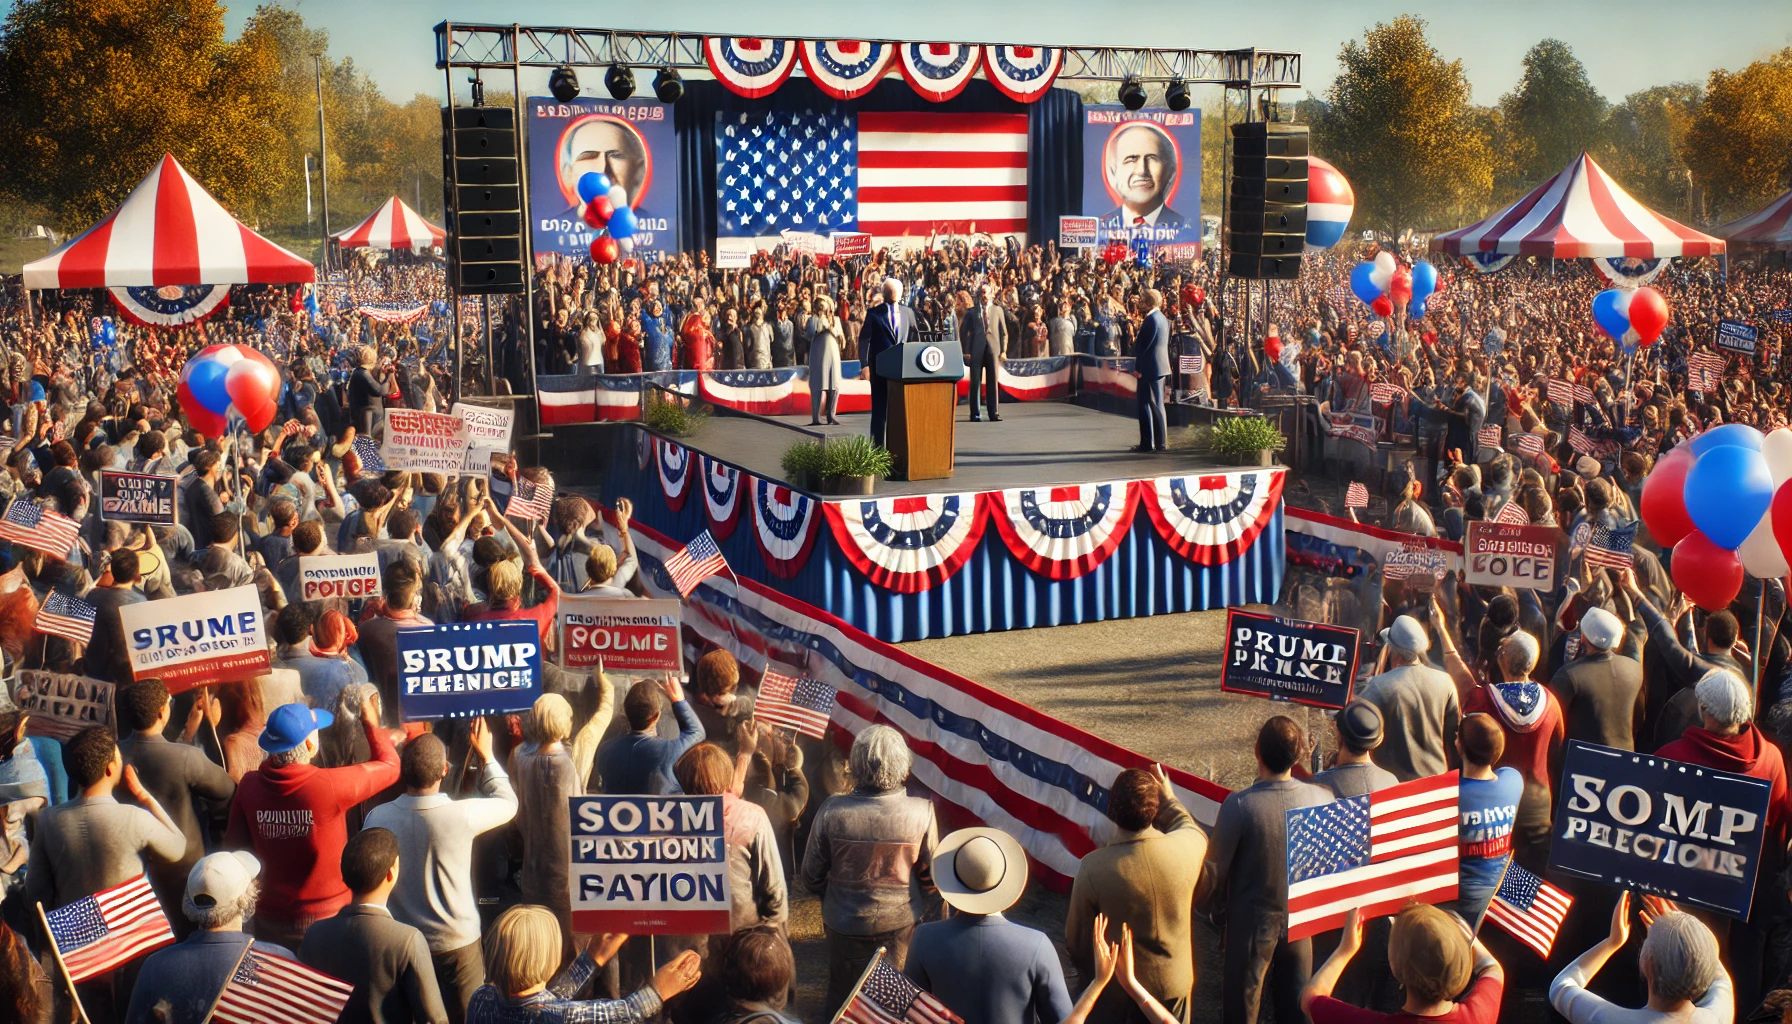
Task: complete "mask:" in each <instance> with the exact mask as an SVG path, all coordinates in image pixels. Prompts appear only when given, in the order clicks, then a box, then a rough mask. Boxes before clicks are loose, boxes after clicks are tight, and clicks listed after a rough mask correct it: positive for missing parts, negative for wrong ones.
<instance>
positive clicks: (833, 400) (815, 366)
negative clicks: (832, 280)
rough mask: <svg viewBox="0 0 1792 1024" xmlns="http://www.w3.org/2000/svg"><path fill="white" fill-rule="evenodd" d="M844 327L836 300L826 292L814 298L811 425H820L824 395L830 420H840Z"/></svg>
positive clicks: (810, 368) (810, 340) (811, 347)
mask: <svg viewBox="0 0 1792 1024" xmlns="http://www.w3.org/2000/svg"><path fill="white" fill-rule="evenodd" d="M844 340H845V329H844V328H843V327H842V326H841V324H840V318H839V317H837V316H835V315H834V300H833V299H831V298H829V297H828V296H826V295H822V296H818V297H817V298H816V299H815V315H814V316H812V317H810V318H809V425H810V426H812V427H813V426H819V425H820V424H821V410H822V401H823V395H824V393H825V396H826V402H827V412H828V422H829V423H839V422H840V421H839V420H837V419H835V418H834V410H835V408H836V407H838V406H839V404H840V345H841V343H842V342H843V341H844Z"/></svg>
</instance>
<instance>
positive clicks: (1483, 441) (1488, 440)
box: [1477, 423, 1500, 448]
mask: <svg viewBox="0 0 1792 1024" xmlns="http://www.w3.org/2000/svg"><path fill="white" fill-rule="evenodd" d="M1477 440H1478V441H1479V442H1480V445H1481V447H1483V448H1498V447H1499V446H1500V425H1499V424H1497V423H1496V424H1494V425H1493V426H1491V427H1482V428H1481V433H1480V434H1479V435H1477Z"/></svg>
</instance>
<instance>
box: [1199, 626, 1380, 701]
mask: <svg viewBox="0 0 1792 1024" xmlns="http://www.w3.org/2000/svg"><path fill="white" fill-rule="evenodd" d="M1361 636H1362V634H1361V633H1359V632H1357V631H1356V630H1355V629H1352V628H1350V627H1349V626H1329V625H1326V624H1325V623H1323V622H1303V621H1301V620H1300V619H1284V618H1281V617H1280V616H1276V615H1264V614H1261V613H1258V612H1246V611H1240V610H1238V609H1237V608H1233V609H1230V610H1229V611H1228V612H1227V614H1226V661H1225V664H1224V665H1222V666H1221V668H1220V690H1221V691H1223V692H1226V693H1248V694H1251V695H1253V696H1257V697H1268V698H1269V699H1271V700H1286V701H1292V702H1294V703H1296V704H1311V705H1313V706H1314V707H1321V708H1341V707H1343V706H1344V705H1345V704H1348V703H1349V702H1350V686H1351V682H1352V681H1353V680H1355V679H1356V655H1357V647H1358V641H1359V640H1360V638H1361Z"/></svg>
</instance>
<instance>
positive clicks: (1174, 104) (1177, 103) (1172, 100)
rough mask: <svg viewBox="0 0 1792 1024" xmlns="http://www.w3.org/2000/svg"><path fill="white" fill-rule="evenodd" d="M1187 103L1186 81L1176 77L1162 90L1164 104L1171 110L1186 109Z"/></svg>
mask: <svg viewBox="0 0 1792 1024" xmlns="http://www.w3.org/2000/svg"><path fill="white" fill-rule="evenodd" d="M1188 104H1189V95H1188V83H1187V82H1184V81H1183V80H1182V79H1180V78H1178V79H1176V80H1175V81H1174V82H1171V83H1170V87H1169V88H1168V89H1165V90H1164V105H1165V106H1167V107H1169V108H1170V109H1171V110H1187V109H1188Z"/></svg>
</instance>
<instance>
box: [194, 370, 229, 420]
mask: <svg viewBox="0 0 1792 1024" xmlns="http://www.w3.org/2000/svg"><path fill="white" fill-rule="evenodd" d="M229 372H230V368H229V367H227V366H225V365H224V364H223V363H220V362H219V361H217V360H216V359H196V360H194V361H193V368H192V369H191V370H189V371H187V388H188V389H189V390H191V391H192V392H193V397H194V398H197V399H199V404H200V405H203V406H205V407H206V408H207V409H210V410H211V411H212V412H215V413H217V414H218V415H220V416H222V415H224V413H225V412H226V411H227V410H228V409H229V408H230V392H228V391H226V390H224V378H225V376H226V375H228V374H229Z"/></svg>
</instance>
